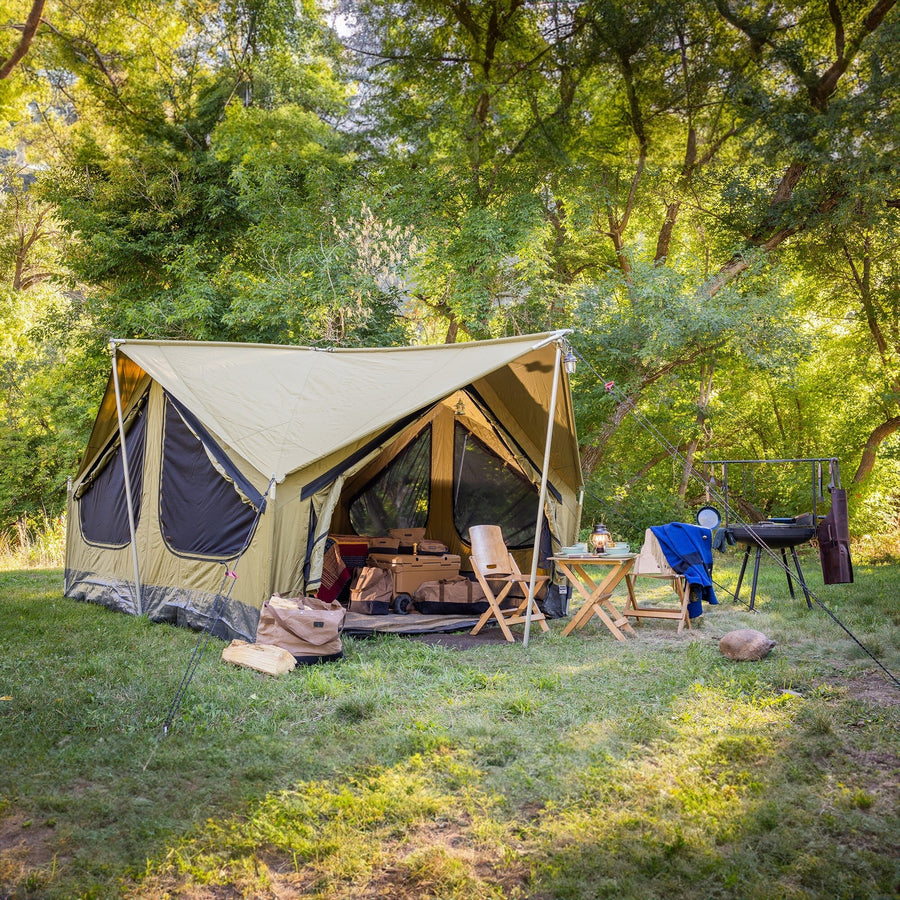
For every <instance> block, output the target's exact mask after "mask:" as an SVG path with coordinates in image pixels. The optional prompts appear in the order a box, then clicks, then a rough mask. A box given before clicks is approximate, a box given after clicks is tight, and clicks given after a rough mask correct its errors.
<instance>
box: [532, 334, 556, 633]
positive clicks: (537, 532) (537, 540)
mask: <svg viewBox="0 0 900 900" xmlns="http://www.w3.org/2000/svg"><path fill="white" fill-rule="evenodd" d="M561 363H562V344H561V343H559V342H558V341H557V344H556V359H555V360H554V362H553V387H552V388H551V390H550V415H549V416H548V418H547V439H546V441H545V442H544V465H543V466H542V468H541V495H540V500H539V501H538V513H537V524H536V525H535V527H534V547H533V548H532V552H531V578H530V579H529V581H528V605H527V606H526V607H525V637H524V638H523V640H522V644H523V646H525V647H527V646H528V635H529V632H530V631H531V607H532V605H533V604H534V585H535V582H536V581H537V568H538V554H539V551H540V546H541V529H542V526H543V524H544V504H545V503H546V502H547V470H548V469H549V468H550V445H551V443H552V442H553V420H554V418H555V416H556V395H557V393H558V392H559V369H560V364H561Z"/></svg>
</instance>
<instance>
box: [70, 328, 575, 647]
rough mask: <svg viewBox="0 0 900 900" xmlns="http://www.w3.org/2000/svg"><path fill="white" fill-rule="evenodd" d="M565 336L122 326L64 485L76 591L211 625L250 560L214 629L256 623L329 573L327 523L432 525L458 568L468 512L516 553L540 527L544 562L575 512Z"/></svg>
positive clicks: (335, 526)
mask: <svg viewBox="0 0 900 900" xmlns="http://www.w3.org/2000/svg"><path fill="white" fill-rule="evenodd" d="M566 334H567V332H565V331H557V332H550V333H547V334H542V335H529V336H525V337H516V338H504V339H500V340H493V341H474V342H470V343H464V344H452V345H439V346H425V347H404V348H391V349H375V350H369V349H361V350H319V349H312V348H304V347H292V346H273V345H258V344H256V345H254V344H223V343H194V342H170V341H116V342H114V343H113V352H112V355H113V373H112V375H111V376H110V381H109V385H108V387H107V390H106V393H105V395H104V397H103V400H102V402H101V404H100V409H99V412H98V415H97V418H96V421H95V423H94V427H93V431H92V433H91V436H90V439H89V441H88V445H87V448H86V451H85V454H84V457H83V460H82V463H81V466H80V468H79V470H78V472H77V474H76V476H75V477H74V478H73V479H72V482H71V486H70V489H69V497H68V514H69V516H68V521H69V528H68V543H67V547H66V569H65V587H66V595H67V596H69V597H74V598H77V599H80V600H86V601H91V602H96V603H101V604H104V605H107V606H110V607H112V608H115V609H118V610H121V611H123V612H128V613H131V614H144V615H147V616H148V617H149V618H151V619H152V620H155V621H165V622H174V623H177V624H183V625H189V626H191V627H195V628H202V627H205V626H206V625H207V624H208V623H209V621H210V619H211V618H212V617H213V615H214V613H213V606H214V604H215V602H216V597H217V595H220V592H221V589H222V584H223V576H224V575H225V573H226V572H227V571H229V569H230V567H232V566H233V565H234V562H235V560H236V559H238V558H240V562H239V565H238V566H236V567H235V574H236V575H237V579H236V580H235V581H234V584H233V585H232V586H231V590H230V593H229V595H228V599H227V602H226V603H225V605H224V609H223V611H222V613H221V619H220V621H219V623H218V624H217V626H216V629H215V632H216V633H217V634H218V635H219V636H221V637H225V638H235V637H238V638H242V639H244V640H253V639H254V636H255V633H256V625H257V621H258V618H259V610H260V608H261V607H262V604H263V603H264V601H265V600H266V599H268V597H269V596H270V595H271V594H272V593H273V592H280V593H283V594H292V595H295V596H296V595H297V594H299V593H315V591H316V590H317V589H318V587H319V583H320V579H321V573H322V562H323V556H324V551H325V545H326V538H327V537H328V535H329V533H332V534H335V533H336V534H354V533H355V534H360V535H377V534H387V533H388V530H389V529H391V528H413V527H424V528H425V529H426V537H427V538H431V539H435V540H440V541H443V542H444V543H445V544H447V545H448V547H449V550H450V552H451V553H457V554H459V555H460V556H461V557H462V558H463V569H465V568H466V563H465V560H466V559H467V557H468V553H469V547H468V544H467V534H468V527H469V525H475V524H485V523H489V524H499V525H501V527H502V528H503V530H504V535H505V537H506V539H507V542H508V543H509V544H510V546H511V547H512V548H514V552H515V554H516V556H517V558H518V559H519V560H520V561H521V563H520V564H521V565H522V566H523V571H527V569H526V568H524V567H525V566H530V565H531V561H532V551H533V546H534V545H536V546H537V547H538V550H539V553H540V560H541V563H542V564H543V561H544V560H545V559H546V557H547V556H548V555H550V554H551V552H552V551H553V550H554V549H557V548H558V547H559V546H560V545H563V544H567V543H571V542H572V541H573V540H574V538H575V535H576V533H577V529H578V524H579V521H578V520H579V516H580V490H581V486H582V485H581V469H580V461H579V456H578V445H577V440H576V434H575V425H574V417H573V410H572V399H571V394H570V391H569V384H568V380H567V375H566V373H565V371H564V370H563V367H562V366H561V365H560V358H561V357H560V347H561V346H562V344H563V342H564V338H565V335H566ZM556 379H558V380H557V381H556V384H558V391H556V392H554V390H553V385H554V381H555V380H556ZM554 393H555V394H556V401H555V408H554V409H553V410H552V419H551V418H550V416H551V410H550V409H549V406H550V402H551V397H552V396H554ZM548 423H552V441H551V443H550V450H549V454H548V455H546V456H545V450H546V447H545V439H546V436H547V434H548ZM123 436H124V445H125V452H124V453H123V452H122V439H123ZM545 458H546V460H547V466H546V473H545V481H546V502H545V503H544V506H543V510H544V520H545V525H544V527H543V528H542V530H541V534H538V535H537V536H536V535H535V531H536V521H537V519H536V514H537V511H538V505H539V502H538V500H539V486H540V485H541V483H542V474H543V472H542V470H543V469H544V459H545ZM126 471H127V476H126ZM129 496H130V498H131V501H130V503H129ZM132 531H133V540H132Z"/></svg>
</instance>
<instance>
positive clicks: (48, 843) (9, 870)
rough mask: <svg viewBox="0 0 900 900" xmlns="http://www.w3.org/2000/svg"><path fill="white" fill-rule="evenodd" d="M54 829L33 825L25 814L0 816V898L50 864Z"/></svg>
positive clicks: (52, 857) (54, 846) (54, 854)
mask: <svg viewBox="0 0 900 900" xmlns="http://www.w3.org/2000/svg"><path fill="white" fill-rule="evenodd" d="M56 844H57V837H56V829H55V828H54V827H53V826H52V825H49V824H46V823H45V824H36V823H34V822H33V821H32V820H31V819H29V818H28V817H27V816H26V815H25V814H24V813H16V814H15V815H12V816H7V817H6V818H5V819H0V897H2V896H5V895H4V894H3V891H5V890H8V889H12V888H14V887H15V886H16V885H19V884H21V883H22V882H23V881H24V880H25V879H26V878H27V877H28V876H29V875H30V874H31V873H32V872H36V871H38V870H40V869H43V868H45V867H46V866H49V865H50V864H51V863H52V862H53V859H54V857H55V856H57V854H56V850H55V848H56Z"/></svg>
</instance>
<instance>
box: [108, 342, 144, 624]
mask: <svg viewBox="0 0 900 900" xmlns="http://www.w3.org/2000/svg"><path fill="white" fill-rule="evenodd" d="M109 349H110V355H111V356H112V376H113V388H114V389H115V392H116V416H117V417H118V420H119V446H120V447H121V448H122V471H123V473H124V475H125V500H126V505H127V507H128V529H129V531H130V532H131V561H132V563H133V564H134V590H135V594H136V597H137V612H138V613H139V614H140V613H142V612H143V611H144V604H143V602H142V600H141V575H140V569H139V567H138V553H137V534H136V529H135V526H134V501H133V500H132V496H131V471H130V469H129V467H128V450H127V448H126V447H125V422H124V419H123V417H122V392H121V390H120V388H119V366H118V360H117V359H116V342H115V341H110V345H109Z"/></svg>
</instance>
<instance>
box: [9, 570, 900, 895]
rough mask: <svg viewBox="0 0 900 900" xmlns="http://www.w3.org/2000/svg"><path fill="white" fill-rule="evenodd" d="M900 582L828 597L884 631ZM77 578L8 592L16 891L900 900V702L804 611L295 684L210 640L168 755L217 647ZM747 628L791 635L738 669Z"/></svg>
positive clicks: (883, 573)
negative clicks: (736, 654) (180, 690)
mask: <svg viewBox="0 0 900 900" xmlns="http://www.w3.org/2000/svg"><path fill="white" fill-rule="evenodd" d="M721 568H722V569H723V570H724V571H722V572H720V575H721V577H723V578H727V577H729V576H730V575H734V574H735V573H734V571H733V570H732V569H728V568H727V567H726V565H725V564H723V565H722V567H721ZM896 582H897V575H896V573H894V574H892V572H891V570H889V569H888V568H887V567H878V568H877V569H876V570H875V571H874V572H873V574H872V576H871V579H870V581H869V583H868V584H865V583H862V582H860V583H858V584H854V585H850V586H846V587H845V588H843V589H842V590H841V591H840V592H835V593H834V594H833V595H832V602H833V603H834V605H835V609H836V610H837V611H838V613H839V614H840V615H841V616H842V617H845V618H846V619H847V620H848V621H851V620H852V621H853V623H854V626H855V625H856V624H861V623H864V624H865V626H866V628H869V629H872V631H873V633H874V634H875V635H876V636H877V635H878V634H881V633H882V632H884V633H886V634H888V633H889V632H887V631H885V630H884V629H883V628H880V627H879V623H880V622H881V621H882V620H885V621H886V620H887V617H886V613H887V612H888V611H890V610H891V609H892V608H893V606H894V605H895V597H896V591H895V590H894V587H895V586H896ZM773 583H775V586H776V587H777V586H778V585H777V580H776V579H774V578H773ZM60 585H61V573H60V572H58V571H56V572H40V573H34V572H10V573H2V574H0V682H2V685H3V686H2V687H0V697H4V698H5V697H9V698H10V699H9V700H3V701H0V729H2V738H3V739H2V740H0V836H2V834H3V832H2V829H3V828H6V829H7V830H8V832H9V833H10V835H11V838H10V839H13V838H14V839H16V840H18V839H20V838H22V837H23V835H29V834H30V835H31V836H32V841H33V844H32V846H31V849H30V850H29V854H28V855H27V856H20V857H18V858H17V860H18V861H17V862H16V860H14V859H13V857H12V856H10V854H9V853H8V852H5V851H4V850H3V848H2V847H0V864H2V865H0V895H2V894H3V893H4V892H6V893H11V894H12V895H13V896H16V897H17V898H18V897H19V896H22V897H27V896H29V894H28V891H31V895H33V896H39V897H41V898H42V900H69V898H71V897H80V896H93V897H98V898H99V897H103V898H106V897H109V898H111V900H112V898H116V897H123V896H134V897H139V898H141V900H146V898H151V897H152V898H157V897H163V896H165V895H166V894H168V895H169V896H170V897H171V898H173V900H174V898H176V897H177V898H181V900H201V898H210V900H211V898H213V897H216V898H218V897H242V896H243V897H254V898H256V897H259V898H263V897H267V896H276V895H277V896H282V897H292V896H294V897H298V896H319V897H322V898H332V897H334V898H342V897H359V896H383V897H391V898H394V897H398V898H402V900H406V898H409V900H412V898H419V897H427V896H431V897H436V898H445V897H446V898H450V897H453V898H455V897H459V898H477V900H480V898H483V897H484V898H493V897H504V898H506V897H510V898H512V897H528V898H540V900H544V898H557V897H559V898H572V900H595V898H597V897H604V896H609V897H616V898H631V897H634V898H644V897H662V896H672V897H679V898H681V897H684V898H687V900H706V898H713V897H723V898H737V897H741V898H743V897H748V898H750V897H759V898H765V900H769V898H771V897H797V898H801V897H802V898H805V900H809V898H816V900H818V898H826V897H827V898H831V897H842V898H856V897H860V898H862V897H866V898H868V897H875V896H881V895H883V896H892V895H893V894H894V893H897V886H898V884H900V881H898V874H900V869H898V865H897V856H896V853H895V850H894V848H895V847H896V846H897V843H898V835H900V813H898V810H900V788H898V785H900V755H898V753H897V744H896V734H897V728H898V725H900V702H898V694H897V691H896V690H895V689H892V687H891V685H890V684H889V683H888V681H887V680H886V679H885V677H882V676H880V675H879V673H878V670H877V669H876V668H875V667H874V666H873V665H872V664H871V662H867V661H866V660H865V659H861V658H851V656H850V655H849V651H848V646H849V644H850V642H849V641H848V640H847V639H846V637H845V636H843V635H842V633H841V632H840V631H839V630H837V629H835V628H833V627H832V625H831V623H830V620H829V619H827V618H826V617H825V616H824V615H822V614H821V613H820V612H819V611H817V610H813V611H809V610H807V609H806V605H805V603H804V602H803V601H802V599H800V598H798V600H796V601H790V599H789V598H788V597H786V595H784V594H782V595H778V596H776V595H774V594H773V595H770V596H769V597H768V598H767V599H766V600H765V603H761V605H760V607H759V610H758V611H757V612H756V613H750V612H749V611H748V610H747V609H746V608H745V607H743V606H741V605H736V604H733V603H731V602H730V601H728V600H727V598H723V602H722V603H721V604H720V606H719V607H715V608H711V609H708V610H707V611H706V613H705V615H704V617H703V622H702V623H697V624H698V627H696V628H694V629H693V630H692V631H691V632H690V633H689V634H688V633H685V634H682V635H677V634H676V633H675V629H674V627H673V626H672V625H671V624H670V623H650V624H649V625H648V626H646V627H644V626H642V627H641V628H640V629H638V631H639V634H638V635H637V636H636V637H635V638H634V639H629V641H628V642H627V643H624V644H623V643H619V642H617V641H615V640H614V639H613V637H612V636H611V635H610V634H609V633H608V631H606V629H605V628H604V626H603V625H602V623H599V621H598V622H597V623H596V624H594V623H591V625H590V626H588V627H587V628H585V629H584V630H583V631H579V632H578V633H577V634H573V635H571V636H569V637H563V636H562V635H561V634H560V631H561V623H553V625H552V627H553V629H554V631H553V633H551V634H550V635H543V636H542V635H538V636H534V635H533V637H532V641H531V643H530V645H529V647H528V648H524V647H522V645H521V643H517V644H516V645H509V646H507V645H504V644H499V645H488V646H483V647H477V648H473V649H471V650H466V651H462V652H458V651H455V650H449V649H447V648H445V647H440V646H433V645H428V644H424V643H422V642H418V641H409V640H405V639H402V638H396V637H383V638H376V639H373V640H361V639H354V638H347V639H346V640H345V641H344V651H345V656H344V659H343V660H341V661H340V662H339V663H336V664H330V665H327V666H322V667H307V668H303V669H298V670H297V671H295V672H294V673H292V674H290V675H286V676H283V677H281V678H267V677H265V676H263V675H261V674H259V673H256V672H252V671H250V670H246V669H239V668H236V667H231V666H224V665H223V664H222V663H221V660H220V659H219V653H220V651H221V647H222V646H224V645H222V644H221V643H220V642H216V641H214V642H213V644H212V645H211V648H210V650H209V652H208V653H207V655H206V656H205V657H204V659H203V661H202V664H201V666H200V668H199V670H198V672H197V675H196V677H195V679H194V680H193V682H192V684H191V686H190V689H189V691H188V693H187V695H186V696H185V698H184V702H183V703H182V705H181V708H180V710H179V712H178V715H177V716H176V720H175V722H174V727H173V729H172V731H171V733H170V734H169V735H168V737H166V738H165V739H162V738H161V737H160V725H161V722H162V720H163V718H164V716H165V715H166V712H167V710H168V708H169V704H170V702H171V699H172V696H173V694H174V691H175V690H176V688H177V686H178V682H179V680H180V678H181V675H182V673H183V671H184V668H185V666H186V664H187V662H188V659H189V657H190V654H191V652H192V650H193V648H194V646H195V644H196V641H197V635H196V634H194V633H191V632H188V631H184V630H182V629H176V628H171V627H165V626H159V625H153V624H151V623H149V622H147V621H146V620H143V619H139V618H132V617H128V616H122V615H119V614H116V613H111V612H109V611H107V610H105V609H101V608H98V607H95V606H90V605H84V604H79V603H74V602H72V601H67V600H64V599H62V598H61V597H60ZM863 595H865V596H866V597H868V598H870V602H869V603H868V604H862V605H861V604H859V603H857V599H858V598H859V597H860V596H863ZM862 607H864V608H862ZM861 608H862V611H861ZM736 627H756V628H759V629H760V630H763V631H766V632H767V633H769V634H770V635H771V636H772V637H773V638H774V639H775V640H776V641H777V646H776V648H775V649H774V650H773V651H772V653H770V654H769V656H768V657H766V659H764V660H762V661H760V662H756V663H734V662H731V661H729V660H726V659H724V658H723V657H722V656H721V654H720V653H719V651H718V639H719V637H720V636H721V635H722V634H724V633H725V632H726V631H728V630H731V629H733V628H736ZM889 627H891V628H892V627H895V626H894V625H893V623H891V624H890V625H889ZM884 644H885V648H884V654H885V657H884V658H885V662H886V663H887V664H889V665H895V662H896V661H897V650H896V649H895V648H894V647H893V646H888V641H887V640H885V641H884ZM10 736H12V739H10ZM24 822H30V823H31V824H30V825H29V826H28V827H27V828H25V827H22V823H24ZM37 838H39V840H36V839H37ZM2 839H3V840H5V839H6V838H2ZM148 859H149V860H150V863H149V865H148V863H147V860H148ZM14 863H15V865H13V864H14ZM4 873H5V874H4ZM17 892H18V893H17Z"/></svg>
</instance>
